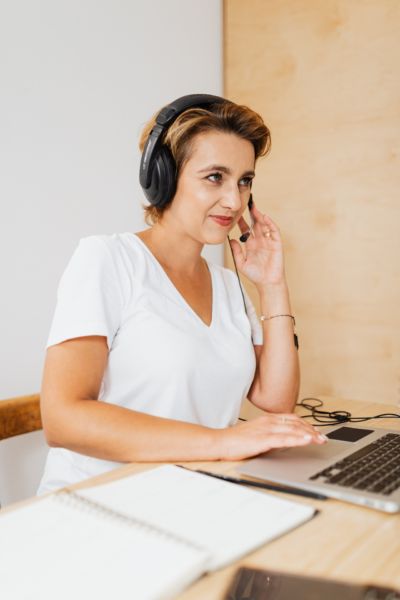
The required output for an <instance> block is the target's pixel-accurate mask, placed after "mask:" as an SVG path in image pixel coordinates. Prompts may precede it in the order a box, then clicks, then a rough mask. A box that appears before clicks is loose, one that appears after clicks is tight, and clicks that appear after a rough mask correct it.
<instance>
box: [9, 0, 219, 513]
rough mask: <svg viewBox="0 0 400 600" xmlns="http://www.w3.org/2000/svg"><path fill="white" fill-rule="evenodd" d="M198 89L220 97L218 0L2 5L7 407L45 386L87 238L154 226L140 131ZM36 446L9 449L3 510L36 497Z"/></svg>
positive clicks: (41, 0) (53, 0)
mask: <svg viewBox="0 0 400 600" xmlns="http://www.w3.org/2000/svg"><path fill="white" fill-rule="evenodd" d="M194 92H206V93H214V94H221V93H222V18H221V2H220V0H201V2H199V1H196V0H168V1H166V0H130V1H129V0H119V1H118V2H116V1H115V0H35V1H34V2H32V1H31V0H13V2H7V1H6V0H0V131H1V135H0V165H1V166H0V169H1V177H0V202H1V213H0V273H1V291H2V293H1V294H0V318H1V336H0V398H6V397H11V396H15V395H20V394H25V393H33V392H36V391H38V390H39V386H40V377H41V370H42V364H43V358H44V350H43V349H44V345H45V341H46V337H47V333H48V329H49V325H50V321H51V316H52V312H53V309H54V303H55V293H56V287H57V282H58V279H59V277H60V275H61V272H62V270H63V268H64V266H65V265H66V263H67V261H68V258H69V256H70V255H71V253H72V251H73V249H74V247H75V245H76V244H77V241H78V239H79V238H80V237H82V236H85V235H90V234H93V233H112V232H115V231H129V230H131V231H136V230H139V229H141V228H143V218H142V210H141V206H140V204H141V202H142V201H143V194H142V193H141V190H140V188H139V185H138V181H137V173H138V167H139V153H138V150H137V142H138V138H139V132H140V130H141V127H142V125H143V124H144V122H145V121H146V120H147V119H148V118H149V117H150V116H151V115H152V114H153V112H155V110H157V109H158V108H159V107H160V106H162V105H163V104H165V103H167V102H168V101H170V100H173V99H174V98H176V97H178V96H180V95H183V94H187V93H194ZM207 255H208V256H209V257H211V258H212V259H213V260H216V261H219V262H222V249H221V248H220V247H218V248H212V249H208V250H207ZM23 437H25V436H23ZM29 438H30V439H31V438H32V440H33V441H32V442H31V441H29V443H30V444H33V446H32V449H31V452H29V451H27V447H26V442H25V440H24V441H17V440H10V441H7V442H2V443H1V444H0V501H1V502H2V503H3V504H4V503H7V502H10V501H12V500H14V499H16V498H21V497H23V496H26V495H30V494H32V493H33V492H34V489H35V486H36V483H37V478H38V473H39V472H40V471H41V469H42V462H43V457H44V454H45V445H44V442H43V436H42V434H34V435H31V434H30V435H29ZM28 447H29V446H28ZM27 453H30V454H32V455H34V456H35V460H34V463H35V464H34V466H33V467H32V469H33V470H32V475H31V476H29V473H27V469H26V466H24V465H23V463H24V460H25V458H24V457H25V456H26V454H27ZM21 465H22V466H21ZM28 471H30V469H28ZM22 475H23V477H22ZM21 477H22V479H23V480H24V484H23V486H22V487H21V486H20V484H19V483H18V485H17V484H16V483H15V481H16V480H18V479H19V481H21ZM14 480H15V481H14Z"/></svg>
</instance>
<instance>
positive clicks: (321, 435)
mask: <svg viewBox="0 0 400 600" xmlns="http://www.w3.org/2000/svg"><path fill="white" fill-rule="evenodd" d="M318 437H319V439H320V440H322V441H324V442H327V441H328V438H327V437H326V435H323V434H322V433H320V434H319V435H318Z"/></svg>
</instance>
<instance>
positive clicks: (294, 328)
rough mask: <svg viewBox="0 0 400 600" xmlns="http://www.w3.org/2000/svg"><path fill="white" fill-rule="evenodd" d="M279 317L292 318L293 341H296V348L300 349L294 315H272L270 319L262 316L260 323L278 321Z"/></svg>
mask: <svg viewBox="0 0 400 600" xmlns="http://www.w3.org/2000/svg"><path fill="white" fill-rule="evenodd" d="M277 317H290V318H291V319H292V321H293V340H294V345H295V347H296V349H297V350H298V349H299V338H298V336H297V333H296V319H295V318H294V316H293V315H286V314H285V315H270V316H269V317H267V316H266V315H261V316H260V321H269V320H270V319H276V318H277Z"/></svg>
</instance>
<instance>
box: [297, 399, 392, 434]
mask: <svg viewBox="0 0 400 600" xmlns="http://www.w3.org/2000/svg"><path fill="white" fill-rule="evenodd" d="M310 401H311V402H314V404H313V403H310ZM315 403H317V404H315ZM323 405H324V403H323V401H322V400H321V399H320V398H313V397H310V398H302V399H301V400H300V402H297V404H296V406H302V407H303V408H305V409H307V410H309V411H310V414H309V415H301V418H302V419H314V420H315V421H316V422H317V423H318V426H319V427H328V426H331V425H337V424H340V423H362V422H363V421H371V420H372V419H400V414H397V413H381V414H379V415H374V416H372V417H353V415H352V414H351V413H350V412H349V411H348V410H332V411H329V410H320V407H321V406H323Z"/></svg>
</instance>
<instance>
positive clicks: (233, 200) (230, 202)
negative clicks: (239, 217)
mask: <svg viewBox="0 0 400 600" xmlns="http://www.w3.org/2000/svg"><path fill="white" fill-rule="evenodd" d="M221 204H222V206H224V208H229V209H230V210H236V211H237V210H240V208H241V207H242V197H241V194H240V190H239V188H238V186H237V185H232V186H229V187H226V189H225V191H224V195H223V198H222V201H221Z"/></svg>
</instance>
